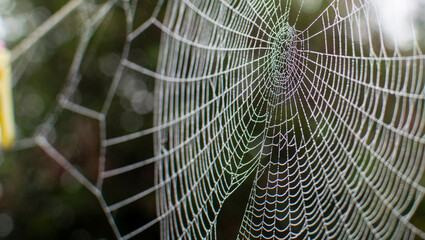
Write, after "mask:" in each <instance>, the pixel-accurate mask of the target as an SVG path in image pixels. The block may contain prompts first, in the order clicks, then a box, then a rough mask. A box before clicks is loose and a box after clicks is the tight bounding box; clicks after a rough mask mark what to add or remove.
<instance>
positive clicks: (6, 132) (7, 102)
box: [0, 41, 15, 149]
mask: <svg viewBox="0 0 425 240" xmlns="http://www.w3.org/2000/svg"><path fill="white" fill-rule="evenodd" d="M10 65H11V63H10V53H9V51H8V50H7V49H6V46H5V44H4V43H3V42H1V41H0V136H1V138H0V145H1V148H2V149H9V148H11V147H13V145H14V143H15V119H14V114H13V101H12V82H11V79H12V77H11V70H10V69H11V67H10Z"/></svg>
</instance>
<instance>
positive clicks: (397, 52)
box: [12, 0, 425, 239]
mask: <svg viewBox="0 0 425 240" xmlns="http://www.w3.org/2000/svg"><path fill="white" fill-rule="evenodd" d="M312 4H313V3H312V2H311V1H308V2H307V1H306V2H304V1H289V0H288V1H286V2H284V1H262V0H257V1H256V0H248V1H230V0H229V1H227V0H221V1H201V0H199V1H198V0H179V1H169V2H165V1H161V0H159V1H158V2H157V3H155V4H151V5H152V6H151V7H152V9H151V10H152V12H151V13H150V14H149V15H148V16H145V17H140V15H139V11H140V9H142V8H145V7H146V6H147V5H149V4H147V3H145V2H142V1H103V2H95V1H87V2H86V1H82V0H71V1H69V2H68V3H67V4H66V5H64V6H63V7H62V8H61V9H60V10H58V11H57V12H56V13H55V14H54V15H52V16H51V17H50V18H49V19H48V20H46V21H45V22H44V23H43V24H41V25H40V27H38V28H36V30H34V31H33V32H32V33H31V34H29V35H28V37H27V38H25V39H24V40H23V41H22V42H21V43H20V44H18V45H17V46H16V47H14V48H13V50H12V56H13V59H14V61H15V63H19V64H24V63H22V62H25V61H24V60H20V59H21V58H22V56H25V55H31V52H32V50H31V49H32V47H33V46H36V45H39V44H41V43H40V42H42V41H43V39H44V36H45V35H47V34H48V33H49V32H50V31H51V30H52V29H54V28H56V26H57V25H59V24H61V22H63V21H66V19H67V18H71V16H72V14H75V12H78V13H79V14H82V15H83V16H84V17H82V18H83V19H84V20H83V21H82V24H81V26H80V27H81V30H80V31H81V32H80V34H78V36H79V42H78V43H77V44H76V47H75V54H74V58H73V60H72V64H70V65H69V74H68V75H67V76H66V77H64V79H65V81H61V82H65V85H64V87H63V88H62V90H58V91H59V92H60V94H59V95H58V97H57V101H54V104H53V106H51V110H49V111H48V113H47V114H46V118H45V120H44V121H42V122H41V123H38V124H37V126H36V127H35V128H34V129H35V131H33V133H32V134H31V135H30V137H28V138H24V139H22V140H20V141H18V143H17V148H20V149H27V148H32V147H36V148H41V149H42V150H43V151H44V152H45V153H46V154H47V155H48V156H50V157H51V158H52V159H54V160H55V161H56V162H58V163H59V164H60V165H61V166H63V167H64V168H65V170H66V171H68V172H69V173H70V174H71V175H73V176H74V177H75V178H76V179H77V180H78V181H80V182H81V183H82V184H83V185H84V186H85V187H86V188H87V189H88V190H89V191H91V192H92V193H93V194H94V196H96V197H97V199H98V201H99V204H100V206H101V207H102V209H103V211H104V212H105V214H106V217H107V219H108V221H109V223H110V225H111V227H112V229H113V231H114V233H115V236H116V237H117V238H118V239H131V238H133V237H140V236H147V235H146V233H147V232H149V231H150V230H152V229H153V230H152V231H155V232H159V234H160V236H161V238H162V239H174V238H185V239H198V238H208V239H215V238H216V237H217V234H219V233H217V222H218V216H220V214H222V213H221V210H222V209H223V206H224V203H225V202H226V199H228V198H229V197H230V195H231V194H232V193H235V194H238V192H237V190H238V189H239V188H241V186H242V185H243V184H245V183H246V182H249V183H248V184H249V185H251V186H252V188H251V191H250V195H249V198H248V199H239V201H240V202H243V203H244V205H245V204H246V210H245V213H244V215H243V218H242V223H241V226H240V229H239V234H238V239H257V238H264V239H271V238H283V239H298V238H299V239H301V238H317V239H325V238H326V239H335V238H338V239H381V238H382V239H388V238H393V239H402V238H403V239H414V238H415V237H419V238H425V234H424V232H423V231H422V230H420V229H419V228H417V227H416V226H415V225H414V224H412V223H411V218H412V216H413V214H414V213H415V211H416V209H417V208H418V206H419V204H420V202H421V200H422V199H423V195H424V193H425V188H424V186H423V185H421V183H420V181H421V178H422V176H423V172H424V167H425V161H424V160H425V157H424V156H425V154H424V145H425V136H424V134H425V121H424V120H423V119H425V106H424V102H425V86H424V85H425V81H424V58H425V55H424V54H423V53H422V50H421V43H420V41H419V40H418V39H417V36H416V34H415V32H416V31H418V29H417V25H416V24H415V23H414V21H413V20H414V19H413V16H412V15H409V16H408V17H407V18H408V20H407V22H408V28H407V29H405V31H407V32H408V33H411V34H412V38H411V39H408V40H407V41H405V42H403V41H402V40H401V39H399V38H400V37H399V36H400V34H399V32H397V30H399V28H400V27H397V26H396V24H393V25H392V28H390V30H392V31H394V32H393V34H391V31H388V30H386V28H387V27H388V24H386V23H385V20H384V17H385V16H384V13H383V12H382V11H380V8H381V6H382V5H380V3H379V1H367V0H339V1H331V2H321V3H319V5H320V4H321V5H320V6H317V7H319V8H321V9H322V11H321V12H320V14H316V15H314V16H312V14H309V11H308V10H309V8H310V7H311V5H312ZM387 4H392V3H387ZM414 4H415V2H413V1H405V2H404V3H403V6H404V5H405V6H408V9H410V10H411V11H413V10H412V9H414V6H415V5H414ZM316 5H317V3H316ZM113 11H117V12H119V13H118V14H120V13H121V15H120V17H121V19H124V20H123V21H122V22H120V23H118V24H121V25H119V26H120V27H121V28H122V31H125V33H123V36H121V37H122V39H121V40H122V42H121V43H122V44H121V45H120V54H121V55H120V56H115V57H114V56H112V57H111V56H109V57H106V58H103V59H104V61H103V62H104V63H105V64H106V65H107V67H105V68H104V69H106V70H108V69H109V71H110V74H109V78H105V80H104V82H101V83H99V85H102V86H107V88H106V89H105V91H104V92H103V93H99V96H97V97H96V99H90V98H87V97H86V98H85V96H86V93H85V92H84V90H83V89H84V88H83V87H82V86H83V85H84V83H85V82H90V76H87V74H86V71H85V70H84V66H85V65H84V64H85V63H86V62H87V64H88V65H90V61H91V59H93V58H96V57H97V56H96V54H94V53H92V52H91V51H90V50H91V48H92V45H91V44H92V42H93V41H95V40H94V39H97V38H96V36H97V34H98V29H99V28H101V26H102V24H106V25H108V24H111V26H113V24H112V23H113V20H108V16H109V15H111V14H112V13H111V12H113ZM123 26H125V28H124V27H123ZM158 31H159V32H160V33H161V39H160V49H159V52H157V60H158V62H157V65H156V66H152V65H149V63H147V62H145V61H144V60H143V59H144V56H146V55H147V54H149V52H148V50H147V49H149V48H150V47H151V45H147V44H145V46H140V45H138V41H139V40H140V38H149V36H151V35H150V34H152V33H155V32H158ZM388 32H390V33H388ZM104 34H105V35H106V34H107V33H104ZM103 38H105V39H107V38H108V36H103ZM152 41H155V39H153V40H152ZM406 42H407V43H408V44H407V45H406ZM111 44H112V43H110V45H111ZM140 49H143V50H140ZM138 52H141V54H136V53H138ZM105 59H106V60H105ZM114 59H115V61H112V60H114ZM111 62H112V65H111ZM108 64H109V65H108ZM18 66H20V65H18ZM110 69H113V70H112V71H111V70H110ZM17 72H19V71H15V75H19V74H18V73H17ZM56 80H57V79H56ZM19 81H23V80H22V79H19ZM152 83H154V87H150V86H153V85H152ZM150 88H151V89H150ZM92 91H93V90H92ZM100 92H102V91H100ZM152 94H153V95H152ZM123 99H126V100H128V101H129V103H127V105H129V104H130V105H131V107H132V109H133V110H134V112H136V113H137V115H135V114H134V113H133V115H131V114H130V115H128V111H127V110H126V109H123V107H122V106H121V107H120V103H121V105H125V104H122V102H123V101H124V100H123ZM96 101H97V102H100V103H98V104H97V103H96ZM152 111H153V112H152ZM116 115H120V116H121V119H123V117H125V116H127V117H126V118H124V119H126V124H125V125H131V124H129V122H128V121H131V119H132V118H137V117H138V116H143V118H139V119H142V120H143V121H146V122H148V123H146V124H144V125H140V126H139V128H141V129H139V130H129V129H127V132H125V131H120V130H117V129H116V125H117V124H116V121H115V120H116V119H114V117H115V116H116ZM128 116H130V117H128ZM76 119H79V120H78V121H81V122H82V124H81V126H86V128H83V129H75V128H71V129H69V128H67V126H69V125H70V123H71V122H73V121H75V120H76ZM142 120H140V121H142ZM149 122H153V125H151V124H150V123H149ZM130 123H132V124H134V120H133V121H132V122H130ZM127 127H128V126H127ZM67 131H69V132H71V133H72V132H73V133H76V134H74V135H73V136H75V135H76V136H75V137H76V138H80V140H79V141H81V142H82V144H81V143H80V144H76V145H75V146H76V147H75V148H71V147H69V145H72V144H69V139H68V140H66V141H65V140H63V137H64V136H68V137H69V134H67ZM90 132H91V133H90ZM85 135H88V136H91V137H92V138H93V139H97V140H93V139H91V138H90V137H87V136H85ZM87 138H88V140H87ZM90 139H91V140H92V141H90ZM152 139H153V149H150V147H148V146H149V145H150V144H147V142H152ZM74 144H75V142H74ZM85 148H92V149H95V150H93V152H96V153H97V154H84V149H85ZM76 149H77V150H78V151H80V153H79V154H75V153H74V152H73V151H75V150H76ZM151 151H152V153H150V152H151ZM81 152H83V153H81ZM129 152H130V153H131V152H142V153H139V154H137V155H131V154H129ZM124 156H126V157H124ZM90 164H91V166H93V164H95V166H96V169H97V170H96V171H90V170H89V169H91V168H89V167H88V165H90ZM250 177H251V178H250ZM123 179H127V180H128V179H132V180H130V181H132V182H133V183H132V184H128V185H127V184H124V185H126V186H122V185H123V184H122V183H123ZM120 183H121V185H120ZM133 204H140V205H143V206H144V207H141V209H142V210H141V212H140V213H139V215H140V214H141V215H142V216H139V217H140V219H138V220H136V221H131V224H128V221H125V220H123V219H125V218H129V217H130V215H128V211H126V210H125V209H126V208H129V207H130V206H132V205H133ZM152 206H155V207H154V208H152ZM152 209H155V211H156V212H155V213H154V215H155V217H152V218H150V219H149V218H148V217H145V216H149V214H148V212H152Z"/></svg>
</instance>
